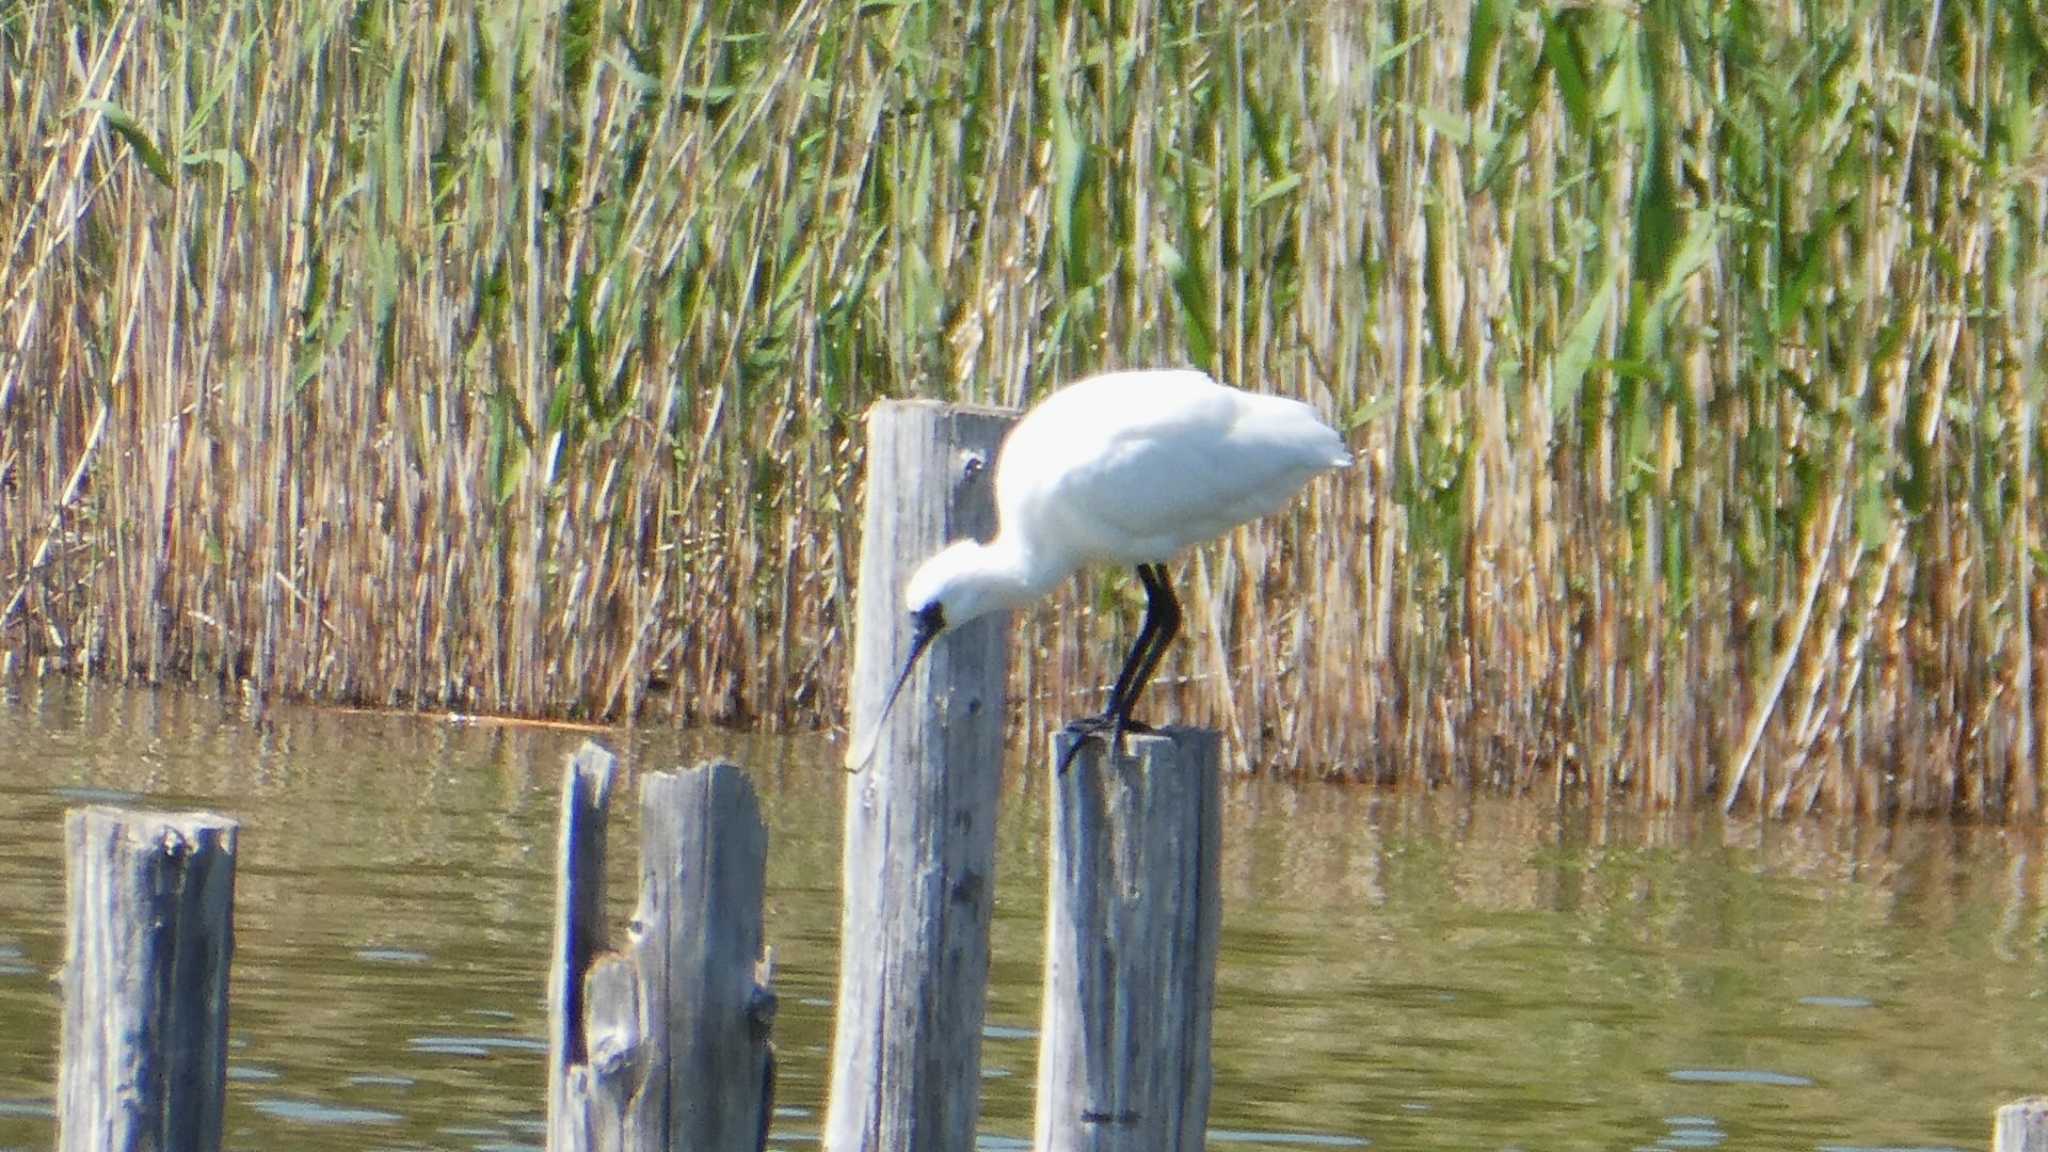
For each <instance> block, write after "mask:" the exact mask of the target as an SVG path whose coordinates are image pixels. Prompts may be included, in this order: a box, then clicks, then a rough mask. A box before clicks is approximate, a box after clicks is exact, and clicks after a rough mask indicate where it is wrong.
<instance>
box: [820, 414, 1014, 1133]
mask: <svg viewBox="0 0 2048 1152" xmlns="http://www.w3.org/2000/svg"><path fill="white" fill-rule="evenodd" d="M1014 420H1015V416H1014V414H1011V413H1000V412H992V411H978V410H969V409H963V408H959V407H952V406H945V405H939V404H933V403H929V402H918V401H885V402H882V403H878V404H876V405H875V406H874V407H873V408H871V409H870V410H869V412H868V418H867V424H868V431H867V436H868V440H867V472H866V476H865V480H864V491H865V492H866V500H867V507H866V512H865V514H864V518H863V521H862V523H863V536H862V544H861V560H860V584H859V604H858V612H859V619H858V624H857V627H856V631H855V635H854V659H853V679H852V685H851V691H850V693H849V695H850V699H851V706H850V712H849V722H848V724H847V728H848V730H849V737H850V740H851V741H852V742H853V743H854V744H855V745H857V744H858V743H859V741H860V739H861V738H862V737H863V736H864V734H865V733H866V731H867V725H870V724H873V723H874V722H875V714H876V712H877V711H879V710H880V708H881V706H882V699H883V696H884V694H885V693H886V692H887V691H888V689H889V686H890V683H891V680H892V678H893V676H894V675H895V673H896V671H897V669H898V667H899V666H900V665H901V663H902V661H903V659H904V657H905V656H906V655H907V654H908V644H909V640H910V627H909V618H908V613H907V612H906V610H905V608H904V605H903V588H904V585H905V583H906V582H907V581H908V580H909V578H910V574H911V572H912V571H913V570H914V569H915V568H916V566H917V565H918V564H919V563H921V562H922V561H923V560H924V559H925V558H926V557H927V556H930V555H931V554H933V553H934V552H937V551H938V550H939V549H940V548H942V547H944V546H945V545H946V544H947V543H949V542H951V541H953V540H956V539H961V538H964V537H967V536H975V537H979V538H983V539H986V538H987V537H988V536H989V535H991V534H992V533H993V531H994V529H995V502H994V492H993V488H994V485H993V478H994V465H995V460H996V449H997V447H998V446H999V445H1000V443H1001V441H1002V438H1003V436H1004V435H1005V434H1006V433H1007V432H1008V430H1009V427H1010V425H1011V424H1012V423H1013V422H1014ZM1008 650H1009V617H1008V614H1007V613H996V614H993V615H991V616H989V617H984V618H983V619H980V620H977V621H974V622H972V623H970V624H967V625H966V626H964V627H962V628H960V629H959V630H957V631H954V632H950V633H948V634H947V635H945V636H944V637H943V638H941V639H940V640H939V641H938V642H937V643H935V644H933V645H932V647H931V649H930V651H928V652H927V653H926V654H925V656H924V659H923V661H922V662H921V667H920V669H919V671H918V672H917V674H916V677H915V679H914V680H913V681H912V682H911V684H910V685H909V686H908V687H907V688H906V689H905V693H904V696H903V699H902V700H901V701H900V702H899V703H898V704H897V706H896V710H895V712H894V714H893V715H892V716H891V717H890V719H889V722H888V724H887V726H886V728H885V729H884V730H883V731H882V732H881V733H880V734H879V742H878V743H877V745H876V750H875V754H874V757H873V759H872V760H871V761H870V762H869V763H868V764H867V766H866V767H865V768H864V769H863V770H861V771H859V772H856V773H853V774H851V775H849V776H848V777H847V781H846V839H845V855H844V864H843V877H844V885H843V891H844V896H843V901H844V902H843V906H842V912H841V921H840V925H841V927H840V959H839V994H838V999H837V1019H836V1022H835V1027H834V1034H833V1044H832V1078H831V1093H830V1102H829V1104H828V1107H827V1110H826V1119H825V1132H824V1137H825V1147H826V1148H827V1149H828V1150H829V1152H933V1150H945V1152H952V1150H955V1149H964V1148H972V1147H973V1146H974V1134H975V1123H976V1119H977V1117H978V1115H979V1111H980V1099H979V1097H980V1092H981V1075H980V1070H981V1030H982V1020H983V1015H984V1013H985V1010H986V1006H987V997H988V988H987V984H988V957H989V945H988V929H989V912H990V909H991V906H992V901H993V899H994V893H995V881H994V870H995V817H996V797H997V791H998V784H999V781H1000V776H1001V768H1002V748H1003V723H1004V695H1003V693H1004V683H1005V677H1006V673H1007V665H1008Z"/></svg>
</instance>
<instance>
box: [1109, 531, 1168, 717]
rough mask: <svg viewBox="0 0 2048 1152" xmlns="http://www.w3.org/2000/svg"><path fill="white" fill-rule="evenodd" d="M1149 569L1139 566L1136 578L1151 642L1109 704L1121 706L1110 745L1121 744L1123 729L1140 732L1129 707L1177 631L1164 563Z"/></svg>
mask: <svg viewBox="0 0 2048 1152" xmlns="http://www.w3.org/2000/svg"><path fill="white" fill-rule="evenodd" d="M1151 569H1152V570H1151V571H1150V572H1149V573H1148V572H1146V571H1145V566H1144V565H1139V567H1138V575H1139V578H1140V579H1142V580H1144V582H1145V621H1146V623H1147V624H1148V625H1149V626H1150V628H1151V631H1152V643H1151V646H1150V647H1149V648H1147V649H1146V651H1145V660H1144V663H1142V664H1140V665H1139V666H1138V671H1137V674H1136V675H1135V676H1133V677H1132V678H1131V682H1130V683H1129V684H1128V685H1125V687H1124V691H1123V694H1122V695H1121V696H1118V697H1117V698H1116V699H1115V700H1113V701H1111V706H1112V707H1118V706H1121V709H1122V710H1121V712H1119V713H1118V715H1117V716H1116V717H1115V718H1114V720H1113V722H1112V724H1111V727H1110V746H1111V747H1112V748H1113V747H1115V746H1116V745H1117V744H1118V743H1121V741H1122V738H1123V734H1124V731H1125V730H1126V729H1134V730H1138V731H1143V730H1144V729H1145V725H1143V724H1141V723H1139V722H1138V721H1136V720H1134V719H1132V718H1131V709H1132V708H1134V707H1136V706H1137V703H1138V694H1139V693H1141V692H1143V691H1144V690H1145V686H1146V685H1147V684H1150V683H1151V682H1152V673H1154V672H1156V671H1158V669H1159V661H1160V660H1161V659H1163V658H1164V657H1165V656H1166V646H1167V645H1168V644H1171V643H1173V638H1174V637H1175V636H1177V635H1179V634H1180V600H1179V598H1178V597H1176V596H1175V595H1174V594H1173V584H1172V583H1171V582H1170V581H1168V580H1167V578H1166V565H1164V564H1154V565H1152V566H1151Z"/></svg>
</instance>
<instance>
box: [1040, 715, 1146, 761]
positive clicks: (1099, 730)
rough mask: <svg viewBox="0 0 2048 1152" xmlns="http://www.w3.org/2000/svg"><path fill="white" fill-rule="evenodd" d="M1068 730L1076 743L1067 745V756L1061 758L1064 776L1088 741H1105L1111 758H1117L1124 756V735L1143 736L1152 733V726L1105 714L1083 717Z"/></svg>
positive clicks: (1070, 725)
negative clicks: (1135, 734)
mask: <svg viewBox="0 0 2048 1152" xmlns="http://www.w3.org/2000/svg"><path fill="white" fill-rule="evenodd" d="M1066 730H1067V733H1068V734H1069V735H1071V736H1073V737H1074V742H1073V743H1072V744H1069V745H1067V751H1066V754H1065V755H1063V756H1061V757H1060V764H1059V772H1060V774H1061V775H1063V776H1064V775H1065V774H1066V771H1067V766H1068V765H1070V764H1072V763H1073V762H1074V757H1076V756H1078V755H1080V754H1081V749H1082V748H1083V747H1084V746H1085V745H1087V743H1088V741H1090V740H1093V739H1097V738H1102V739H1105V740H1106V741H1107V743H1108V747H1109V754H1110V756H1111V757H1116V756H1119V755H1122V754H1123V750H1124V733H1126V732H1137V733H1141V734H1142V733H1146V732H1150V731H1152V726H1151V725H1150V724H1147V723H1145V722H1144V721H1143V720H1133V719H1130V718H1129V717H1125V716H1114V715H1111V714H1109V713H1106V712H1105V713H1103V714H1102V715H1100V716H1083V717H1081V718H1080V719H1078V720H1073V721H1069V722H1068V724H1067V729H1066Z"/></svg>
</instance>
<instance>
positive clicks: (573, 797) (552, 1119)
mask: <svg viewBox="0 0 2048 1152" xmlns="http://www.w3.org/2000/svg"><path fill="white" fill-rule="evenodd" d="M617 764H618V762H617V761H616V760H615V759H613V757H612V754H611V753H610V752H607V751H606V750H605V749H604V748H602V747H600V746H599V745H598V744H596V743H595V742H593V741H589V740H585V741H584V742H583V747H581V748H578V749H577V750H576V754H575V755H574V756H572V757H571V758H570V760H569V767H568V770H567V771H565V772H563V773H562V814H561V824H560V826H559V827H558V828H557V829H556V836H555V934H554V943H553V945H552V947H551V948H550V950H549V953H548V1130H549V1132H550V1133H552V1134H553V1139H552V1140H551V1143H552V1144H553V1146H555V1147H557V1148H572V1147H573V1148H589V1147H593V1146H594V1144H593V1143H592V1141H594V1139H595V1136H594V1134H592V1133H591V1132H590V1131H589V1127H590V1125H591V1124H593V1123H595V1122H596V1117H595V1116H593V1115H591V1114H590V1111H589V1109H588V1107H587V1105H588V1104H589V1103H590V1102H591V1101H592V1099H593V1098H594V1096H595V1091H594V1090H595V1088H596V1084H595V1083H593V1082H592V1080H591V1077H592V1075H593V1070H592V1068H591V1067H590V1065H591V1063H592V1061H591V1059H590V1038H589V1035H588V1029H587V1028H586V1027H585V1026H584V1025H585V1020H586V1010H585V1007H584V989H585V982H586V980H587V978H588V973H589V972H590V970H591V965H592V964H593V962H594V961H595V960H596V959H597V954H598V952H599V951H600V950H601V949H602V948H603V947H604V938H605V928H604V895H605V883H604V872H605V850H604V841H605V828H606V825H607V824H608V823H609V817H610V815H611V802H612V776H613V773H614V772H615V771H616V769H617ZM572 1069H575V1070H576V1071H577V1072H578V1073H580V1076H581V1079H580V1080H578V1082H577V1084H576V1087H575V1088H574V1089H573V1090H572V1088H571V1080H572V1078H574V1077H573V1076H572V1072H571V1070H572ZM613 1070H616V1068H614V1069H613ZM572 1091H573V1094H574V1096H575V1098H576V1100H577V1105H578V1106H577V1107H575V1108H570V1107H569V1106H568V1102H569V1099H570V1096H571V1094H572ZM572 1133H580V1135H572Z"/></svg>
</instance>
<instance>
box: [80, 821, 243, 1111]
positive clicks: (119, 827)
mask: <svg viewBox="0 0 2048 1152" xmlns="http://www.w3.org/2000/svg"><path fill="white" fill-rule="evenodd" d="M236 831H237V825H236V823H235V821H233V820H229V819H227V818H225V817H222V816H216V815H213V814H211V813H185V814H175V815H173V814H165V813H156V812H135V811H127V810H124V809H119V808H106V807H98V806H95V807H91V808H84V809H79V810H75V811H72V812H69V813H66V815H65V818H64V840H65V849H66V861H67V866H66V869H65V874H64V890H65V891H64V897H65V909H66V916H67V921H66V940H65V948H64V977H63V979H64V1018H63V1020H64V1022H63V1054H62V1062H61V1063H60V1065H59V1068H58V1073H57V1109H58V1112H57V1131H58V1140H57V1147H58V1148H59V1149H60V1150H61V1152H126V1150H129V1149H165V1150H176V1152H216V1150H217V1149H219V1148H220V1144H221V1109H222V1106H223V1104H224V1103H225V1101H226V1098H227V1051H228V965H229V962H230V960H231V959H232V957H233V955H234V900H235V840H236Z"/></svg>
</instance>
